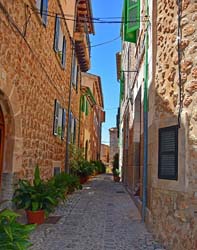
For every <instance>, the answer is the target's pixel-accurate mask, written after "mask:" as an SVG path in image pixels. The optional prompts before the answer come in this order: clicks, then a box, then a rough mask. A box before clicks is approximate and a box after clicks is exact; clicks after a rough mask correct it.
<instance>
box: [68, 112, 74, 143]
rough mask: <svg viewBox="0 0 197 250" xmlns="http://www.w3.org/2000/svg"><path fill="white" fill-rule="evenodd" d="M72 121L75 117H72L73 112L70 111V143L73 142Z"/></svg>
mask: <svg viewBox="0 0 197 250" xmlns="http://www.w3.org/2000/svg"><path fill="white" fill-rule="evenodd" d="M72 120H73V115H72V112H71V111H70V113H69V126H68V128H69V138H68V141H69V143H71V142H72Z"/></svg>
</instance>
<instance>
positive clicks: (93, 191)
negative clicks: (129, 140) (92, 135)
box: [31, 175, 164, 250]
mask: <svg viewBox="0 0 197 250" xmlns="http://www.w3.org/2000/svg"><path fill="white" fill-rule="evenodd" d="M55 215H61V216H62V217H61V219H60V220H59V221H58V222H57V224H43V225H40V226H38V227H37V229H36V230H35V231H34V232H33V234H32V235H31V241H32V243H33V246H32V248H31V250H112V249H113V250H164V248H162V247H161V246H160V245H159V244H158V243H156V242H155V241H154V240H153V237H152V235H151V234H150V233H148V231H147V230H146V228H145V226H144V224H143V223H141V220H140V215H139V213H138V211H137V208H136V207H135V205H134V203H133V201H132V200H131V198H130V196H129V195H128V193H127V192H126V191H125V189H124V187H123V186H122V184H121V183H115V182H113V181H112V177H111V176H109V175H100V176H98V177H95V178H94V179H93V180H91V181H90V182H89V183H87V184H86V185H84V188H83V190H81V191H77V192H75V193H74V194H73V195H71V196H70V197H69V198H68V200H67V201H66V204H62V205H60V206H59V207H58V208H57V209H56V211H55Z"/></svg>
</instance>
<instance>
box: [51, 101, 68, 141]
mask: <svg viewBox="0 0 197 250" xmlns="http://www.w3.org/2000/svg"><path fill="white" fill-rule="evenodd" d="M65 124H66V110H65V109H64V108H62V107H61V106H60V104H59V102H58V101H57V100H55V112H54V125H53V134H54V135H55V136H58V137H59V138H61V139H62V140H63V139H64V133H65Z"/></svg>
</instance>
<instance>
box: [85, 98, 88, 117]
mask: <svg viewBox="0 0 197 250" xmlns="http://www.w3.org/2000/svg"><path fill="white" fill-rule="evenodd" d="M85 103H86V107H85V115H88V100H87V98H86V102H85Z"/></svg>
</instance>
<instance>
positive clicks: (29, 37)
mask: <svg viewBox="0 0 197 250" xmlns="http://www.w3.org/2000/svg"><path fill="white" fill-rule="evenodd" d="M25 3H26V4H29V6H30V7H34V8H35V1H32V0H29V1H25V0H24V1H21V0H16V1H7V0H3V1H1V4H3V5H4V7H5V9H6V10H7V11H8V14H9V16H10V18H9V20H8V18H7V13H3V11H2V9H1V10H0V41H1V43H0V90H1V92H2V93H3V95H4V96H5V97H4V99H7V102H8V104H9V105H10V110H11V111H10V113H11V114H10V115H11V116H12V119H13V120H14V127H12V139H13V141H14V143H13V145H14V150H13V152H14V153H13V152H12V151H11V150H10V151H9V152H7V153H6V155H5V158H4V161H5V160H6V162H7V160H8V159H11V160H9V162H12V166H10V165H9V166H7V165H6V162H4V172H7V171H8V172H17V173H18V175H19V176H20V177H26V178H29V179H31V178H32V173H33V171H34V167H35V164H38V165H39V166H40V168H41V174H42V176H43V177H44V178H48V177H50V176H51V175H52V173H53V166H54V164H53V162H56V163H58V164H59V165H60V167H62V168H64V161H65V147H66V142H65V140H61V139H59V138H58V137H56V136H54V135H53V120H54V101H55V99H57V100H58V101H59V102H60V105H61V106H62V107H63V108H65V109H66V111H68V98H69V84H70V71H71V54H72V49H71V46H72V44H71V40H70V35H69V33H68V29H67V27H66V24H65V22H63V21H62V23H61V24H62V25H61V27H62V31H63V33H64V35H65V38H66V41H67V45H66V67H65V69H63V68H62V67H61V63H60V59H59V57H58V55H57V54H56V53H55V51H54V49H53V42H54V27H55V17H48V23H47V26H46V27H45V26H44V25H43V24H42V22H41V17H40V14H39V13H36V12H33V10H32V9H31V8H26V7H25ZM49 11H53V12H57V13H60V12H61V9H60V6H59V5H58V3H57V1H55V0H52V1H49ZM30 15H31V16H30ZM28 17H30V18H29V19H28V21H27V18H28ZM26 23H27V26H26V25H25V24H26ZM25 29H26V33H24V30H25ZM79 89H80V88H79ZM79 95H80V93H79V91H78V92H77V91H75V89H74V88H73V87H72V103H71V108H72V110H74V113H75V116H76V117H77V118H78V116H79V114H78V109H79ZM4 99H3V98H1V105H3V103H5V101H4ZM67 120H68V112H67V119H66V121H67ZM66 126H67V125H66ZM65 138H66V130H65ZM13 154H14V156H13ZM12 159H13V161H12Z"/></svg>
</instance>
